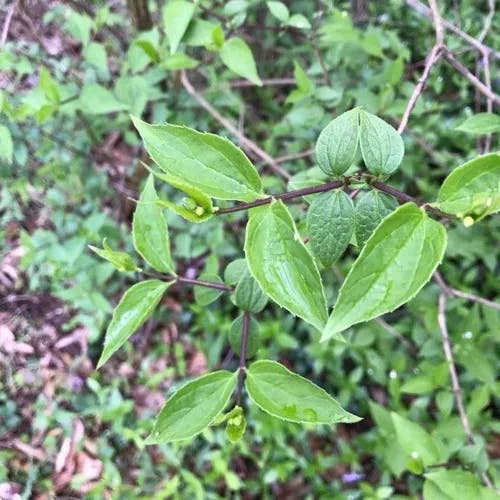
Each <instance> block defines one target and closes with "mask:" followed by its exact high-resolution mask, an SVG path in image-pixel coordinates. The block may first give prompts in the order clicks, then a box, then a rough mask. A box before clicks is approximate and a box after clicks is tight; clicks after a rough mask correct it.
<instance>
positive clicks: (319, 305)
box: [245, 201, 327, 329]
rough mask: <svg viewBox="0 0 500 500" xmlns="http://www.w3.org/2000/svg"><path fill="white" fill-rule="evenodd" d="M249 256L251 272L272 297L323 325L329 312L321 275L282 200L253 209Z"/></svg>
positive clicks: (320, 325)
mask: <svg viewBox="0 0 500 500" xmlns="http://www.w3.org/2000/svg"><path fill="white" fill-rule="evenodd" d="M245 255H246V258H247V262H248V267H249V269H250V272H251V273H252V275H253V277H254V278H255V279H256V280H257V281H258V283H259V284H260V286H261V287H262V289H263V290H264V292H265V293H267V295H269V297H271V299H273V300H274V301H275V302H276V303H278V304H279V305H280V306H282V307H284V308H285V309H288V310H289V311H290V312H291V313H292V314H295V315H297V316H299V317H301V318H302V319H304V320H305V321H307V322H308V323H311V324H312V325H313V326H315V327H316V328H318V329H322V328H323V326H324V324H325V321H326V318H327V311H326V300H325V295H324V291H323V284H322V283H321V277H320V275H319V271H318V268H317V267H316V264H315V262H314V259H313V258H312V256H311V254H310V253H309V251H308V250H307V248H306V247H305V245H304V243H303V242H302V240H301V237H300V235H299V233H298V232H297V228H296V227H295V223H294V221H293V219H292V216H291V215H290V213H289V212H288V209H287V208H286V206H285V205H284V204H283V202H282V201H276V202H273V203H272V204H270V205H266V206H262V207H258V208H253V209H252V210H251V211H250V219H249V221H248V225H247V230H246V240H245Z"/></svg>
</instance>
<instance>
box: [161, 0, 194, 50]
mask: <svg viewBox="0 0 500 500" xmlns="http://www.w3.org/2000/svg"><path fill="white" fill-rule="evenodd" d="M194 9H195V6H194V4H193V3H191V2H184V1H183V0H174V1H173V2H168V3H167V5H165V7H164V9H163V25H164V26H165V32H166V34H167V38H168V43H169V44H170V53H171V54H174V53H175V52H176V51H177V47H179V44H180V43H181V40H182V37H183V36H184V33H185V32H186V30H187V27H188V25H189V22H190V21H191V18H192V17H193V14H194Z"/></svg>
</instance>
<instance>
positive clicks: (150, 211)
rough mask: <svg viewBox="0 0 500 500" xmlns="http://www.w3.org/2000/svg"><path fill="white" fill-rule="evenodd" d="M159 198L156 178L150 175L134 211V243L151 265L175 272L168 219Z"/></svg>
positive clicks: (158, 269)
mask: <svg viewBox="0 0 500 500" xmlns="http://www.w3.org/2000/svg"><path fill="white" fill-rule="evenodd" d="M158 199H159V198H158V195H157V194H156V190H155V185H154V178H153V175H150V176H149V177H148V180H147V181H146V184H145V185H144V189H143V191H142V193H141V197H140V199H139V203H138V204H137V208H136V209H135V212H134V219H133V223H132V233H133V236H134V245H135V249H136V250H137V252H138V253H140V254H141V255H142V257H143V258H144V260H145V261H146V262H147V263H148V264H149V265H150V266H151V267H153V268H154V269H156V270H157V271H160V272H164V273H171V274H174V266H173V264H172V258H171V257H170V241H169V237H168V227H167V221H166V220H165V217H164V215H163V210H162V208H161V207H160V206H159V205H158V204H157V201H158Z"/></svg>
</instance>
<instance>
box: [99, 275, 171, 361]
mask: <svg viewBox="0 0 500 500" xmlns="http://www.w3.org/2000/svg"><path fill="white" fill-rule="evenodd" d="M172 284H173V281H171V282H165V281H160V280H147V281H141V282H140V283H136V284H135V285H133V286H132V287H130V288H129V289H128V290H127V291H126V292H125V294H124V295H123V297H122V298H121V300H120V303H119V304H118V305H117V306H116V309H115V311H114V312H113V318H112V319H111V323H110V324H109V326H108V329H107V331H106V335H105V337H104V349H103V351H102V354H101V358H100V359H99V363H98V364H97V368H98V369H99V368H100V367H101V366H102V365H103V364H104V363H105V362H106V361H107V360H108V359H109V358H110V357H111V356H112V355H113V353H114V352H115V351H117V350H118V349H119V348H120V347H121V346H122V345H123V344H124V343H125V342H126V341H127V340H128V338H129V337H130V336H131V335H132V334H133V333H134V332H135V331H136V330H137V329H138V328H139V327H140V326H141V325H142V324H143V323H144V322H145V321H146V320H147V319H148V317H149V316H151V314H152V312H153V311H154V309H155V308H156V306H157V305H158V304H159V302H160V300H161V298H162V296H163V294H164V293H165V291H166V290H167V288H168V287H169V286H170V285H172Z"/></svg>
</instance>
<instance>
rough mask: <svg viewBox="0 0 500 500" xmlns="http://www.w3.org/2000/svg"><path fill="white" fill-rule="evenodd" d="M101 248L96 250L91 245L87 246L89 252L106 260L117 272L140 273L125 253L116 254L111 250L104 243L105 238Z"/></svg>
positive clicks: (116, 252)
mask: <svg viewBox="0 0 500 500" xmlns="http://www.w3.org/2000/svg"><path fill="white" fill-rule="evenodd" d="M102 246H103V247H104V248H97V247H94V246H92V245H89V248H90V250H92V251H93V252H94V253H96V254H97V255H99V257H101V258H102V259H105V260H107V261H108V262H110V263H111V264H113V266H114V267H116V269H118V271H121V272H126V271H140V270H141V269H139V268H138V267H137V264H136V263H135V262H134V259H132V257H131V256H130V255H129V254H128V253H125V252H118V251H116V250H113V249H112V248H111V247H110V246H109V245H108V243H107V242H106V238H104V240H103V242H102Z"/></svg>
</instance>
